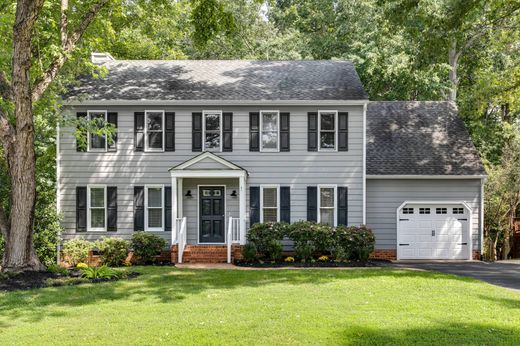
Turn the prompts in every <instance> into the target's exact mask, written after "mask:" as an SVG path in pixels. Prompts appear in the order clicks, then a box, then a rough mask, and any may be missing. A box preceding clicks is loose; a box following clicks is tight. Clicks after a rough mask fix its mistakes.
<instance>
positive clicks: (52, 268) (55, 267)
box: [47, 263, 69, 275]
mask: <svg viewBox="0 0 520 346" xmlns="http://www.w3.org/2000/svg"><path fill="white" fill-rule="evenodd" d="M47 271H48V272H49V273H55V274H61V275H68V274H69V271H68V270H67V268H65V267H62V266H60V265H59V264H56V263H53V264H49V265H48V266H47Z"/></svg>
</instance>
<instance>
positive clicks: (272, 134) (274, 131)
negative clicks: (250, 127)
mask: <svg viewBox="0 0 520 346" xmlns="http://www.w3.org/2000/svg"><path fill="white" fill-rule="evenodd" d="M279 115H280V114H279V112H278V111H261V112H260V128H261V131H262V132H261V138H262V140H261V146H260V150H261V151H278V150H279V137H280V116H279Z"/></svg>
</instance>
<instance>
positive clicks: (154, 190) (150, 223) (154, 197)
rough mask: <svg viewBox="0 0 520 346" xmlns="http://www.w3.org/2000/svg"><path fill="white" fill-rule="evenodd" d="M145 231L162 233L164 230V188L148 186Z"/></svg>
mask: <svg viewBox="0 0 520 346" xmlns="http://www.w3.org/2000/svg"><path fill="white" fill-rule="evenodd" d="M144 194H145V195H144V200H145V209H144V210H145V229H146V230H147V231H162V230H164V228H163V219H164V218H163V201H164V196H163V186H162V185H147V186H146V187H145V191H144Z"/></svg>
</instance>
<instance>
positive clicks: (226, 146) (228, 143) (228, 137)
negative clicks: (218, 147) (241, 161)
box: [222, 112, 233, 151]
mask: <svg viewBox="0 0 520 346" xmlns="http://www.w3.org/2000/svg"><path fill="white" fill-rule="evenodd" d="M222 118H223V119H222V123H223V124H224V126H222V136H223V137H224V139H223V140H224V141H223V142H222V151H233V113H231V112H228V113H222Z"/></svg>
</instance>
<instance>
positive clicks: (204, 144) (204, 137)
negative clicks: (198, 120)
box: [202, 110, 223, 153]
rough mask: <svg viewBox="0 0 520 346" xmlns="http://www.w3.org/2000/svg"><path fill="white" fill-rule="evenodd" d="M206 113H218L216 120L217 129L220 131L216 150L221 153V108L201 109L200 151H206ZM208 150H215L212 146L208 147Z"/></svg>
mask: <svg viewBox="0 0 520 346" xmlns="http://www.w3.org/2000/svg"><path fill="white" fill-rule="evenodd" d="M206 114H218V115H219V119H218V122H219V131H220V135H219V141H218V142H219V143H218V145H219V149H218V152H219V153H221V152H222V140H223V138H222V110H203V111H202V151H206ZM208 150H212V151H215V149H214V148H210V149H208Z"/></svg>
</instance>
